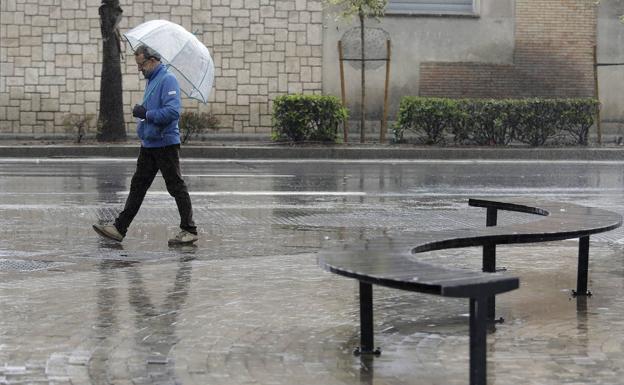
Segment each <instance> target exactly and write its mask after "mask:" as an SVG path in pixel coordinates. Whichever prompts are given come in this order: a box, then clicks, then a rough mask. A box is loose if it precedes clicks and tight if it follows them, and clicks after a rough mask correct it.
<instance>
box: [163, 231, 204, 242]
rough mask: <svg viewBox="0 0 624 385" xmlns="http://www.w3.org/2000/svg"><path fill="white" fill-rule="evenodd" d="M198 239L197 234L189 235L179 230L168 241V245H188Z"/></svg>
mask: <svg viewBox="0 0 624 385" xmlns="http://www.w3.org/2000/svg"><path fill="white" fill-rule="evenodd" d="M198 239H199V238H198V237H197V234H193V233H189V232H188V231H186V230H181V231H180V232H179V233H178V234H176V236H175V237H174V238H171V239H170V240H169V244H170V245H183V244H188V243H193V242H195V241H197V240H198Z"/></svg>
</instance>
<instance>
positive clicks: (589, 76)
mask: <svg viewBox="0 0 624 385" xmlns="http://www.w3.org/2000/svg"><path fill="white" fill-rule="evenodd" d="M594 3H595V1H593V0H516V15H515V21H516V27H515V47H514V62H513V65H509V66H508V65H492V64H486V63H441V62H423V63H421V66H420V71H421V72H420V86H419V94H420V95H422V96H444V97H495V98H504V97H537V96H540V97H583V96H594V77H593V46H594V44H595V42H596V7H595V4H594Z"/></svg>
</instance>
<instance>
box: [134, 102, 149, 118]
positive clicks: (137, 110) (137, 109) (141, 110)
mask: <svg viewBox="0 0 624 385" xmlns="http://www.w3.org/2000/svg"><path fill="white" fill-rule="evenodd" d="M146 114H147V110H146V109H145V107H143V106H142V105H140V104H135V105H134V108H133V109H132V116H134V117H135V118H139V119H145V116H146Z"/></svg>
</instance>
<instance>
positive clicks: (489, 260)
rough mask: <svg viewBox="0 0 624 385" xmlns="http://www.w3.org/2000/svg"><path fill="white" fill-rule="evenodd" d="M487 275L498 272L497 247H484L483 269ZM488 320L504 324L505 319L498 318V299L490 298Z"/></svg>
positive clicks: (489, 245) (490, 245) (492, 245)
mask: <svg viewBox="0 0 624 385" xmlns="http://www.w3.org/2000/svg"><path fill="white" fill-rule="evenodd" d="M482 270H483V271H484V272H486V273H495V272H496V271H497V270H496V245H495V244H488V245H483V268H482ZM487 319H488V321H489V322H491V323H503V322H505V319H504V318H503V317H500V318H498V319H497V318H496V297H494V296H491V297H490V298H488V308H487Z"/></svg>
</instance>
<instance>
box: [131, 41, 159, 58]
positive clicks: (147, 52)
mask: <svg viewBox="0 0 624 385" xmlns="http://www.w3.org/2000/svg"><path fill="white" fill-rule="evenodd" d="M139 55H143V57H144V58H145V59H151V58H154V59H156V60H158V61H160V58H161V56H160V54H159V53H158V52H156V51H154V50H153V49H152V48H150V47H148V46H146V45H144V44H141V45H140V46H138V47H137V48H136V49H135V50H134V56H139Z"/></svg>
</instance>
